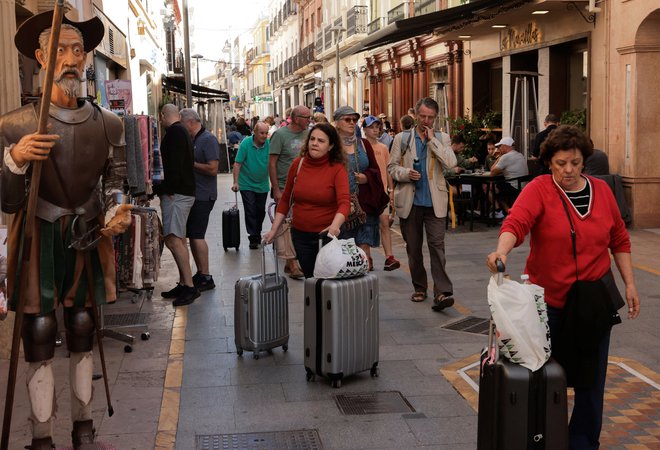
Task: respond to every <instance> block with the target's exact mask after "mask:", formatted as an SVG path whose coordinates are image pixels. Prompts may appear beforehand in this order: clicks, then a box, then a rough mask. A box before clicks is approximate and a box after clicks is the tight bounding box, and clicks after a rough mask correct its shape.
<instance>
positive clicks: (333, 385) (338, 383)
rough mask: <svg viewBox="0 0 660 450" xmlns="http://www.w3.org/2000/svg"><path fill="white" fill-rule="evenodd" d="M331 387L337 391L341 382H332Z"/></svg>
mask: <svg viewBox="0 0 660 450" xmlns="http://www.w3.org/2000/svg"><path fill="white" fill-rule="evenodd" d="M332 387H333V388H335V389H339V388H340V387H341V380H332Z"/></svg>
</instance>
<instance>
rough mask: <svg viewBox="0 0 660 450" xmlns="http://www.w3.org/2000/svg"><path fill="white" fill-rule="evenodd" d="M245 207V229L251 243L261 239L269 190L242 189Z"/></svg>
mask: <svg viewBox="0 0 660 450" xmlns="http://www.w3.org/2000/svg"><path fill="white" fill-rule="evenodd" d="M241 198H242V199H243V209H245V229H246V230H247V233H248V236H249V238H250V243H252V242H257V243H258V242H260V241H261V227H262V225H263V223H264V218H265V217H266V199H267V198H268V192H253V191H241Z"/></svg>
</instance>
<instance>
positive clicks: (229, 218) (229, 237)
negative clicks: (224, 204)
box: [222, 192, 241, 251]
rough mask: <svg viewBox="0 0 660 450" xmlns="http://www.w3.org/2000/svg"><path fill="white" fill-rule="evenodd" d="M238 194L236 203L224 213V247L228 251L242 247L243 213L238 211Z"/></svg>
mask: <svg viewBox="0 0 660 450" xmlns="http://www.w3.org/2000/svg"><path fill="white" fill-rule="evenodd" d="M235 194H236V203H234V205H233V206H232V207H231V208H229V209H225V210H224V211H222V247H223V248H224V249H225V251H227V249H228V248H231V247H233V248H235V249H236V251H238V247H240V246H241V213H240V211H239V210H238V193H237V192H235Z"/></svg>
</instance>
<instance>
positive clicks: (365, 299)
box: [304, 274, 378, 387]
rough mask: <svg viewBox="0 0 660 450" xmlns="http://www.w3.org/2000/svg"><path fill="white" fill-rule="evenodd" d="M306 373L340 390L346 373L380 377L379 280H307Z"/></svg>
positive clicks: (374, 278)
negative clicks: (329, 381)
mask: <svg viewBox="0 0 660 450" xmlns="http://www.w3.org/2000/svg"><path fill="white" fill-rule="evenodd" d="M304 321H305V339H304V344H305V370H306V372H307V381H311V380H312V379H314V376H315V375H320V376H323V377H326V378H329V379H330V380H331V382H332V386H333V387H340V386H341V382H342V379H343V378H344V377H346V376H348V375H352V374H354V373H358V372H362V371H365V370H370V371H371V376H372V377H376V376H378V277H376V276H375V275H373V274H367V275H364V276H362V277H357V278H349V279H342V280H327V279H318V278H308V279H307V280H305V313H304Z"/></svg>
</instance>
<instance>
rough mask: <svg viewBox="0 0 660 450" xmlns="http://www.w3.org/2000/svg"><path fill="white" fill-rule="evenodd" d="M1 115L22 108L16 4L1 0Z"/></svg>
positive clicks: (11, 1) (8, 0)
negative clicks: (15, 43) (15, 36)
mask: <svg viewBox="0 0 660 450" xmlns="http://www.w3.org/2000/svg"><path fill="white" fill-rule="evenodd" d="M0 30H2V31H0V61H2V63H3V68H2V75H3V76H2V77H0V114H4V113H6V112H9V111H12V110H14V109H16V108H18V107H19V106H21V95H20V92H21V81H20V78H19V76H18V50H16V47H15V46H14V34H15V33H16V2H15V0H0Z"/></svg>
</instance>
